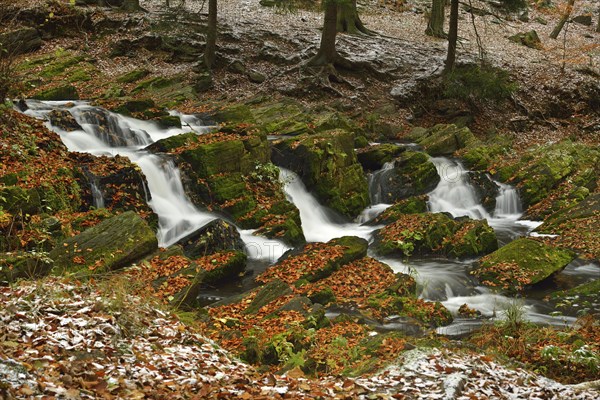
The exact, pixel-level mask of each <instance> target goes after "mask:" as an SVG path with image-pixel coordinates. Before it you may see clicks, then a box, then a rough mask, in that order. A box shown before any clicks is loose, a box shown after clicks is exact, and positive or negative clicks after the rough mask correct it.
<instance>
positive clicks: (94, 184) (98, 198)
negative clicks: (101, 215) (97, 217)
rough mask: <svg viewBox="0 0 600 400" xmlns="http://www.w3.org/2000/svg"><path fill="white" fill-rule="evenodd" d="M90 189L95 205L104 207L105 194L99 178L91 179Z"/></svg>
mask: <svg viewBox="0 0 600 400" xmlns="http://www.w3.org/2000/svg"><path fill="white" fill-rule="evenodd" d="M90 190H91V192H92V200H93V204H94V207H96V208H104V196H103V195H102V191H101V190H100V187H99V185H98V181H97V179H92V180H91V181H90Z"/></svg>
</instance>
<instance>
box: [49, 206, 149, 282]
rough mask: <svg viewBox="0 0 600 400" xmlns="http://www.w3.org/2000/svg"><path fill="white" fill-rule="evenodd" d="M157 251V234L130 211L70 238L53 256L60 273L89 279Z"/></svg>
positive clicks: (53, 252) (56, 248)
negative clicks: (88, 276)
mask: <svg viewBox="0 0 600 400" xmlns="http://www.w3.org/2000/svg"><path fill="white" fill-rule="evenodd" d="M157 248H158V241H157V239H156V235H155V232H154V231H153V230H152V229H150V227H149V226H148V224H147V223H146V222H145V221H144V220H143V219H142V218H141V217H140V216H139V215H137V214H136V213H134V212H133V211H128V212H125V213H123V214H120V215H117V216H115V217H112V218H110V219H107V220H105V221H102V222H101V223H99V224H98V225H96V226H94V227H92V228H90V229H87V230H85V231H83V232H82V233H80V234H79V235H76V236H73V237H71V238H68V239H66V240H65V241H64V242H63V243H60V244H58V245H57V246H56V247H55V248H54V249H53V250H52V251H51V252H50V255H49V256H50V258H51V259H52V260H54V269H55V270H56V272H58V273H80V274H81V275H84V276H85V275H92V274H96V273H103V272H108V271H114V270H117V269H120V268H124V267H127V266H129V265H131V264H132V263H134V262H136V261H139V260H141V259H142V258H143V257H144V256H146V255H148V254H150V253H152V252H153V251H155V250H156V249H157Z"/></svg>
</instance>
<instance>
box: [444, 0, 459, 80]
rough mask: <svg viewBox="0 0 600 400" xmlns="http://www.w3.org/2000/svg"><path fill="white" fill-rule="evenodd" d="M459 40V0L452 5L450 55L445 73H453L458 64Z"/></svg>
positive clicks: (449, 33)
mask: <svg viewBox="0 0 600 400" xmlns="http://www.w3.org/2000/svg"><path fill="white" fill-rule="evenodd" d="M457 40H458V0H452V2H451V3H450V26H449V27H448V54H447V56H446V62H445V67H444V71H446V72H451V71H452V70H453V69H454V64H455V62H456V41H457Z"/></svg>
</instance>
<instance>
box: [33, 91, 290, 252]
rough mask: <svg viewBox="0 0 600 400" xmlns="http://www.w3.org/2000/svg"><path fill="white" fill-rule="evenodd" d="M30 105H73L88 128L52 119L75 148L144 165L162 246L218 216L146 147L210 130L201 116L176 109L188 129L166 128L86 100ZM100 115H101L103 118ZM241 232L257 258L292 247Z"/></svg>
mask: <svg viewBox="0 0 600 400" xmlns="http://www.w3.org/2000/svg"><path fill="white" fill-rule="evenodd" d="M27 104H28V106H29V110H27V111H26V114H28V115H31V116H33V117H36V118H40V119H47V114H48V113H49V112H50V111H52V110H53V109H56V108H62V109H67V110H68V111H69V112H70V113H71V114H72V115H73V117H74V118H75V119H76V121H77V122H78V123H79V124H80V125H81V127H82V128H83V130H78V131H74V132H65V131H63V130H61V129H59V128H57V127H54V126H52V125H51V124H50V123H49V122H48V123H47V126H48V128H50V129H52V130H54V131H55V132H57V133H58V134H59V135H60V136H61V139H62V140H63V142H64V143H65V145H66V146H67V148H68V149H69V150H70V151H80V152H87V153H91V154H94V155H108V156H114V155H116V154H119V155H123V156H126V157H128V158H129V159H130V160H131V161H132V162H134V163H136V164H137V165H138V166H139V167H140V168H141V169H142V172H143V173H144V175H145V176H146V180H147V181H148V189H149V191H150V195H151V200H150V201H149V202H148V204H149V205H150V206H151V207H152V209H153V210H154V212H155V213H156V214H157V215H158V217H159V231H158V234H157V238H158V241H159V245H160V246H163V247H168V246H169V245H171V244H173V243H175V242H177V241H178V240H179V239H181V238H183V237H184V236H186V235H188V234H190V233H192V232H194V231H196V230H197V229H199V228H201V227H202V226H204V225H206V224H207V223H208V222H210V221H212V220H214V219H216V218H218V216H216V215H215V214H212V213H209V212H206V211H202V210H199V209H198V208H197V207H195V206H194V205H193V204H192V203H191V202H190V201H189V199H188V198H187V196H186V194H185V191H184V188H183V185H182V183H181V177H180V173H179V169H178V168H177V167H176V166H175V164H174V163H173V162H172V161H171V160H170V159H168V158H166V157H164V156H158V155H155V154H150V153H148V152H146V151H143V150H141V149H142V148H144V147H145V146H147V145H148V144H151V143H154V142H155V141H157V140H160V139H163V138H167V137H170V136H174V135H178V134H181V133H185V132H192V131H193V132H196V133H197V134H202V133H205V132H206V131H208V130H209V129H210V127H206V126H200V125H199V124H200V121H199V120H198V119H197V118H196V117H194V116H191V115H182V114H179V113H175V112H172V113H171V114H172V115H177V116H179V117H180V118H181V120H182V122H183V126H182V128H169V129H163V128H161V127H159V126H158V125H157V124H156V123H154V122H150V121H141V120H138V119H135V118H130V117H125V116H122V115H118V114H114V113H110V112H108V111H105V110H102V109H97V108H94V107H91V106H89V105H87V104H86V103H85V102H38V101H29V102H28V103H27ZM98 115H99V116H100V118H97V116H98ZM94 122H99V123H102V125H97V124H96V123H94ZM104 123H106V124H107V125H104ZM121 134H122V135H121ZM241 236H242V239H243V240H244V242H245V244H246V247H247V248H248V251H249V256H250V258H252V259H260V260H269V261H275V260H276V259H278V258H279V257H280V256H281V255H282V254H283V253H284V252H285V251H287V250H288V249H289V248H288V247H287V246H285V245H284V244H283V243H281V242H279V241H277V240H274V239H265V238H261V237H257V236H253V235H252V234H251V232H249V231H242V232H241Z"/></svg>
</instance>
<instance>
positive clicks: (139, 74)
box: [117, 68, 150, 83]
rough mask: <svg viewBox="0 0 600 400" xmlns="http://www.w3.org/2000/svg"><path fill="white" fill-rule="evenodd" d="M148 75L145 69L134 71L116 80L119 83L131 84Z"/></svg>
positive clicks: (148, 72)
mask: <svg viewBox="0 0 600 400" xmlns="http://www.w3.org/2000/svg"><path fill="white" fill-rule="evenodd" d="M148 75H150V71H149V70H147V69H146V68H141V69H134V70H133V71H130V72H127V73H125V74H123V75H121V76H119V77H118V78H117V82H119V83H133V82H136V81H139V80H140V79H143V78H145V77H147V76H148Z"/></svg>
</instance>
